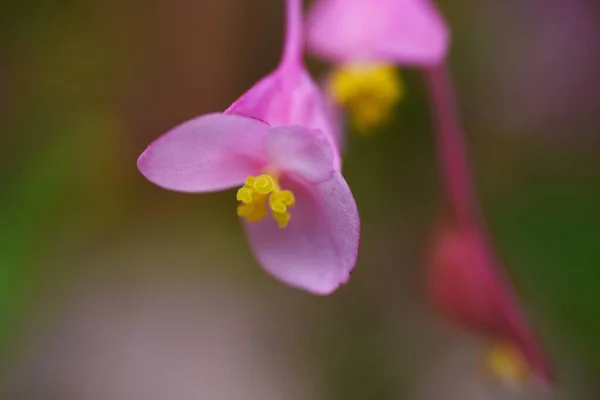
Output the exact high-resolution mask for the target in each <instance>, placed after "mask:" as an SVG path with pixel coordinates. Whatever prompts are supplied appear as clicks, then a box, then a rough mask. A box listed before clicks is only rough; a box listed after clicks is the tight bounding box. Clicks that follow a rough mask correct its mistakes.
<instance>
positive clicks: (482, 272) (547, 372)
mask: <svg viewBox="0 0 600 400" xmlns="http://www.w3.org/2000/svg"><path fill="white" fill-rule="evenodd" d="M426 73H427V79H428V84H429V91H430V97H431V104H432V107H433V114H434V117H435V121H436V130H437V135H436V137H437V144H438V157H439V159H440V166H441V168H442V176H443V183H444V185H445V193H446V199H445V208H444V213H443V215H442V218H441V219H440V220H439V221H437V223H436V224H435V225H434V230H433V237H432V246H431V248H430V249H429V250H430V252H429V260H428V293H429V296H430V298H431V300H432V303H433V305H434V307H435V308H436V310H437V311H438V312H439V313H440V314H441V315H442V316H444V317H445V318H447V319H448V320H450V321H452V322H454V323H455V324H458V325H460V326H462V327H463V328H465V329H466V330H468V331H471V332H473V333H476V334H478V335H481V336H483V337H485V338H487V339H488V340H489V342H490V347H489V351H488V352H487V354H486V355H485V358H484V361H485V366H486V368H487V370H488V371H489V372H490V373H491V374H492V375H493V376H495V377H497V378H500V379H501V380H502V381H504V382H505V383H507V384H509V385H512V386H516V385H519V384H522V383H524V382H525V381H526V380H527V379H529V378H533V379H534V380H536V381H537V382H539V383H540V384H542V385H543V386H548V385H549V384H550V383H551V382H552V380H553V374H552V371H551V368H550V365H549V363H548V361H547V360H546V358H545V356H544V354H543V351H542V349H541V346H540V344H539V342H538V340H537V338H536V337H535V335H534V333H533V332H532V330H531V328H530V326H529V323H528V321H527V318H526V316H525V313H524V312H523V310H522V309H521V307H520V305H519V299H518V295H517V293H516V291H515V290H514V289H513V287H512V286H511V283H510V280H509V278H508V276H507V274H506V273H505V272H504V270H503V268H502V265H501V264H500V262H499V261H498V260H497V258H496V256H495V255H494V252H493V249H492V244H491V243H490V240H489V238H488V236H487V234H486V232H485V227H484V222H483V219H482V217H481V212H480V209H479V204H478V201H477V198H476V195H475V190H474V186H473V183H472V181H471V177H470V173H469V170H468V166H467V161H466V150H465V148H464V143H463V138H462V133H461V130H460V125H459V121H458V117H457V112H456V109H455V105H454V96H453V93H452V87H451V82H450V80H449V79H450V78H449V76H448V74H447V72H446V70H445V68H444V67H443V66H439V67H433V68H430V69H428V70H427V72H426Z"/></svg>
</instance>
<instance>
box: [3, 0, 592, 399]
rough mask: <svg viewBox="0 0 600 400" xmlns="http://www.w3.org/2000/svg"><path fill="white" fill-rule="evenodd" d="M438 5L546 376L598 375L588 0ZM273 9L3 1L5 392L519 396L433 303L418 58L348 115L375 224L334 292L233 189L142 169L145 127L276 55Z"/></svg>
mask: <svg viewBox="0 0 600 400" xmlns="http://www.w3.org/2000/svg"><path fill="white" fill-rule="evenodd" d="M439 5H440V8H441V10H442V11H443V13H444V15H445V16H446V19H447V21H448V24H449V26H450V27H451V29H452V34H453V48H452V51H451V59H450V62H451V64H452V65H453V71H454V72H455V73H456V77H457V91H458V93H459V96H460V97H461V104H462V105H463V107H462V110H463V114H464V115H463V116H464V121H465V125H466V126H467V129H466V131H467V132H468V143H469V151H470V156H471V159H472V166H473V168H474V172H475V179H476V181H477V184H478V187H479V189H480V190H479V193H480V197H481V201H482V207H483V209H484V212H485V215H486V217H487V220H488V226H489V228H490V231H491V232H493V236H494V237H493V240H494V243H495V244H496V247H497V249H498V252H499V253H500V255H501V258H502V259H503V260H504V261H505V263H506V265H507V268H509V271H508V272H509V273H510V275H511V277H512V278H513V279H514V281H515V282H516V283H518V286H519V289H520V290H519V292H520V293H523V294H524V297H523V299H524V300H523V301H524V304H525V306H526V308H527V311H528V312H529V314H530V315H531V316H532V318H533V319H535V321H536V322H539V331H540V332H542V333H543V339H544V342H545V343H547V345H548V348H549V351H550V353H551V354H552V356H553V361H554V362H555V364H556V366H557V374H558V376H559V385H558V386H557V389H556V394H555V396H554V398H558V399H561V398H564V399H596V398H598V396H599V395H600V387H598V380H597V377H598V376H599V374H600V342H598V340H597V338H598V337H600V321H599V320H598V319H597V318H596V315H597V309H598V307H599V306H600V291H598V288H597V282H598V274H599V273H598V267H597V266H598V265H599V264H600V251H599V250H598V246H597V241H598V237H600V211H599V210H598V204H599V203H600V184H599V182H598V173H597V171H598V170H599V168H600V165H599V164H600V158H599V157H598V151H599V146H600V141H599V137H600V135H599V134H598V130H599V128H600V116H599V115H598V113H597V112H596V111H595V110H597V109H598V104H599V98H598V93H600V92H599V91H598V87H597V79H595V77H594V76H593V75H592V73H593V71H594V70H597V66H598V63H599V62H600V61H599V60H600V51H599V50H598V47H599V46H598V42H597V40H598V35H597V32H598V27H599V17H598V6H597V5H596V4H595V2H593V1H591V0H587V1H586V0H577V1H570V0H552V1H541V0H505V1H502V2H497V1H492V0H462V1H455V2H439ZM283 15H284V14H283V2H282V1H279V0H269V1H264V2H260V5H259V4H258V3H257V2H255V1H249V0H222V1H219V2H200V1H190V0H175V1H166V0H155V1H152V2H144V3H140V2H130V3H123V2H117V1H114V0H109V1H100V0H81V1H78V2H72V1H65V0H61V1H58V2H52V3H48V2H43V1H36V0H27V1H22V0H18V1H17V0H10V1H6V2H5V4H4V6H3V12H2V15H1V16H0V22H1V26H2V28H1V29H0V49H2V50H1V53H0V88H1V91H0V104H1V108H0V127H1V128H0V129H2V135H1V136H0V141H1V142H0V144H1V145H2V146H1V148H2V151H3V156H2V168H1V169H0V179H1V180H2V185H0V194H1V195H0V221H1V223H2V233H1V234H0V235H1V240H0V246H1V247H0V332H1V333H2V334H1V335H0V339H1V342H0V345H1V348H2V351H3V353H2V354H3V357H2V362H1V368H2V372H3V373H2V382H0V384H1V387H0V392H1V393H2V394H3V397H4V398H25V399H35V398H52V397H54V398H61V399H69V398H73V399H79V398H86V399H88V398H89V399H95V398H97V399H107V398H109V399H137V398H140V399H141V398H143V399H153V398H156V399H159V398H165V397H172V398H182V399H186V398H208V399H210V398H245V399H254V398H256V399H269V398H272V399H281V398H283V397H285V398H291V399H304V398H307V399H308V398H310V399H319V398H324V399H344V400H348V399H364V398H377V399H440V398H443V399H478V400H479V399H488V398H489V399H504V398H514V395H515V394H514V393H510V392H507V391H505V390H503V389H502V388H499V387H496V386H494V385H493V384H491V383H490V382H487V381H486V380H485V378H484V377H483V376H482V374H481V373H480V371H478V370H477V368H476V362H474V360H476V354H477V352H478V351H479V350H480V347H481V346H482V345H483V343H480V342H479V341H478V340H477V339H476V338H471V337H468V338H466V337H464V335H461V334H457V333H455V332H453V331H452V330H451V329H448V327H446V326H445V324H444V323H443V322H441V321H438V320H437V319H435V318H434V317H433V316H432V315H430V311H429V309H428V308H427V307H426V305H425V303H426V301H425V299H424V297H425V296H424V279H423V277H422V275H421V274H422V271H423V269H422V265H421V263H422V259H421V257H420V256H421V252H422V250H423V249H424V247H425V244H426V239H427V233H428V227H429V226H430V223H431V221H432V218H433V216H434V215H435V211H436V205H437V203H438V198H439V196H440V192H439V189H438V188H439V184H438V180H439V178H438V175H437V168H436V164H435V160H434V145H433V135H432V129H431V122H430V120H429V110H428V105H427V102H426V100H425V96H424V88H423V85H422V80H421V79H420V78H421V77H420V76H419V74H418V73H417V72H414V71H408V72H407V73H406V74H405V78H406V90H407V92H409V93H410V94H411V95H410V96H407V97H406V99H405V101H404V102H403V104H402V105H401V106H399V107H398V111H397V116H396V117H395V118H394V121H393V122H392V123H391V125H389V126H387V127H386V128H385V129H384V130H383V131H382V134H380V135H376V136H373V137H362V136H356V135H354V136H350V137H349V142H350V143H349V146H348V151H347V153H346V159H345V161H344V174H345V177H346V179H347V181H348V182H349V184H350V186H351V187H352V189H353V193H354V195H355V198H356V201H357V204H358V207H359V210H360V213H361V219H362V228H363V235H362V241H361V253H360V255H359V263H358V265H357V268H356V270H355V272H354V274H353V277H352V280H351V283H350V284H349V285H348V286H345V287H343V288H341V289H340V290H339V291H338V292H336V294H334V295H333V296H330V297H326V298H321V297H313V296H310V295H308V294H304V293H301V292H299V291H295V290H293V289H290V288H287V287H285V286H283V285H281V284H279V283H278V282H276V281H275V280H272V279H271V278H269V277H268V276H266V274H263V273H262V272H261V271H260V269H259V268H258V267H257V265H256V264H255V262H254V261H253V260H252V257H251V256H250V254H249V250H248V248H247V246H246V245H245V243H244V238H243V234H242V232H241V230H240V229H239V222H238V219H237V216H236V215H235V213H232V212H231V209H232V207H233V206H235V197H234V195H235V194H232V193H229V192H227V193H222V194H214V195H209V196H201V197H198V196H189V195H184V194H175V193H168V192H164V191H162V190H160V189H159V188H156V187H154V186H152V185H150V184H149V183H147V182H146V181H145V180H144V179H143V177H142V176H140V175H139V174H138V172H137V170H136V167H135V160H136V159H137V156H138V154H139V153H140V152H141V151H142V150H143V148H144V147H145V146H146V144H147V143H148V142H149V141H150V140H152V139H153V138H155V137H157V136H158V135H159V134H160V133H162V132H165V131H166V130H168V129H169V128H170V127H172V126H175V125H176V124H177V123H179V122H181V121H184V120H187V119H189V118H191V117H193V116H195V115H199V114H203V113H207V112H211V111H214V110H222V109H225V108H226V107H227V106H228V105H229V104H231V102H232V101H233V100H235V98H237V96H238V94H239V93H242V92H243V91H244V90H246V89H247V88H248V87H250V85H251V84H252V83H253V82H255V81H256V80H257V79H259V78H260V77H262V76H264V75H265V74H266V73H268V72H270V71H271V70H272V69H273V66H274V65H276V63H277V61H278V59H279V55H280V49H281V46H282V42H283V35H280V32H282V31H283V25H284V19H283ZM311 68H312V70H313V72H315V73H320V72H321V68H320V65H317V64H314V63H312V62H311ZM577 105H580V106H577ZM574 139H577V140H574ZM517 395H518V396H520V398H526V399H538V398H543V396H544V394H542V393H538V392H537V391H536V390H534V389H533V388H531V390H530V389H527V390H525V391H524V392H522V393H519V394H517Z"/></svg>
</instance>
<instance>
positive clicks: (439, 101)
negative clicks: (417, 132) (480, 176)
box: [425, 63, 479, 222]
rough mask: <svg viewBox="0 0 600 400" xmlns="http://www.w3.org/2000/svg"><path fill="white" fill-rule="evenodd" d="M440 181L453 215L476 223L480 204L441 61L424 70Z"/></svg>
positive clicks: (460, 219)
mask: <svg viewBox="0 0 600 400" xmlns="http://www.w3.org/2000/svg"><path fill="white" fill-rule="evenodd" d="M425 76H426V80H427V86H428V90H429V97H430V103H431V107H432V109H433V117H434V125H435V130H436V143H437V153H438V158H439V162H440V167H441V170H442V178H443V184H444V186H445V190H446V193H447V196H448V198H449V201H450V203H451V204H450V205H451V207H452V210H453V212H454V213H455V214H456V215H455V216H456V218H457V219H458V220H459V221H462V222H475V221H473V219H474V217H476V216H477V214H478V210H479V205H478V202H477V197H476V195H475V188H474V184H473V181H472V177H471V173H470V170H469V165H468V161H467V150H466V145H465V143H464V136H463V133H462V127H461V123H460V119H459V116H458V110H457V106H456V100H455V96H454V88H453V85H452V80H451V77H450V75H449V72H448V69H447V67H446V65H445V64H444V63H441V64H439V65H437V66H433V67H430V68H428V69H427V70H425Z"/></svg>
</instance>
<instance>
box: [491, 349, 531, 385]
mask: <svg viewBox="0 0 600 400" xmlns="http://www.w3.org/2000/svg"><path fill="white" fill-rule="evenodd" d="M484 365H485V369H486V371H487V372H488V374H490V375H491V376H492V377H493V378H496V379H499V380H501V381H502V382H504V383H506V384H508V385H509V386H521V385H522V384H524V383H525V382H526V381H527V380H528V379H529V376H530V369H529V365H528V363H527V360H526V359H525V356H524V355H523V353H522V352H521V351H520V350H519V349H518V348H517V347H516V346H515V345H514V344H512V343H508V342H497V343H493V344H492V345H491V346H490V348H489V349H488V351H487V353H486V354H485V359H484Z"/></svg>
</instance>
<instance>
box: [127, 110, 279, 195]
mask: <svg viewBox="0 0 600 400" xmlns="http://www.w3.org/2000/svg"><path fill="white" fill-rule="evenodd" d="M268 129H269V125H267V124H266V123H264V122H261V121H258V120H254V119H251V118H246V117H241V116H236V115H223V114H220V113H219V114H208V115H203V116H200V117H198V118H194V119H192V120H190V121H187V122H184V123H183V124H181V125H179V126H177V127H175V128H174V129H172V130H171V131H169V132H167V133H166V134H164V135H163V136H161V137H160V138H158V139H157V140H155V141H154V142H153V143H152V144H150V146H148V148H147V149H146V150H145V151H144V152H143V153H142V155H141V156H140V157H139V158H138V169H139V170H140V172H141V173H142V174H143V175H144V176H145V177H146V178H147V179H148V180H149V181H150V182H152V183H155V184H156V185H158V186H161V187H163V188H165V189H169V190H176V191H179V192H209V191H216V190H222V189H227V188H230V187H233V186H238V185H240V184H242V183H243V182H244V180H245V179H246V177H247V176H248V175H253V174H256V173H257V172H260V169H261V167H262V166H263V165H264V162H265V161H264V152H263V140H264V138H265V136H266V133H267V130H268Z"/></svg>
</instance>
